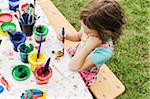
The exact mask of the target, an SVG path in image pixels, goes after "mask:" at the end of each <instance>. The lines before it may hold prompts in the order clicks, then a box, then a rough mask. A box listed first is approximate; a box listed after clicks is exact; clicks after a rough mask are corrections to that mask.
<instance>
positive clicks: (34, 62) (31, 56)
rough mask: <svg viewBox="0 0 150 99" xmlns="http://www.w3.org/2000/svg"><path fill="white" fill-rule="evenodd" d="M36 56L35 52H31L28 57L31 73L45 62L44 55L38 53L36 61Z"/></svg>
mask: <svg viewBox="0 0 150 99" xmlns="http://www.w3.org/2000/svg"><path fill="white" fill-rule="evenodd" d="M37 54H38V52H37V51H33V52H31V53H30V54H29V56H28V61H29V63H30V69H31V71H34V70H35V68H36V67H37V66H39V65H41V64H44V62H45V61H46V55H45V54H44V53H43V52H40V56H39V58H38V59H37Z"/></svg>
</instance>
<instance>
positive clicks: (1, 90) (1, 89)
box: [0, 85, 4, 93]
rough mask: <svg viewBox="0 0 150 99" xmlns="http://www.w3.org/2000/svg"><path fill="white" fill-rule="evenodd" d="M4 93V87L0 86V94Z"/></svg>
mask: <svg viewBox="0 0 150 99" xmlns="http://www.w3.org/2000/svg"><path fill="white" fill-rule="evenodd" d="M3 91H4V87H3V86H1V85H0V93H2V92H3Z"/></svg>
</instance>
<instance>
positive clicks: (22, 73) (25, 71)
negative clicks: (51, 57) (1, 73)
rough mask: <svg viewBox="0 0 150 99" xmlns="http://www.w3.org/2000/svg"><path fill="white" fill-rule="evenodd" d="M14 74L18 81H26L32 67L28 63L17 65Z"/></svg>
mask: <svg viewBox="0 0 150 99" xmlns="http://www.w3.org/2000/svg"><path fill="white" fill-rule="evenodd" d="M12 76H13V78H14V79H15V80H17V81H24V80H26V79H27V78H28V77H29V76H30V69H29V68H28V67H27V66H26V65H17V66H15V67H14V68H13V70H12Z"/></svg>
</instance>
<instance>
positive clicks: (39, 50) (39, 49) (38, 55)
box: [37, 36, 43, 59]
mask: <svg viewBox="0 0 150 99" xmlns="http://www.w3.org/2000/svg"><path fill="white" fill-rule="evenodd" d="M42 39H43V36H41V39H40V44H39V48H38V54H37V59H38V58H39V57H40V52H41V46H42Z"/></svg>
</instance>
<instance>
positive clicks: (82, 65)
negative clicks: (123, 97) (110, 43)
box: [69, 37, 101, 71]
mask: <svg viewBox="0 0 150 99" xmlns="http://www.w3.org/2000/svg"><path fill="white" fill-rule="evenodd" d="M100 44H101V41H100V39H99V38H96V37H89V38H88V41H87V44H86V45H85V47H84V48H83V49H82V50H81V51H80V52H78V53H77V54H76V55H75V56H74V57H73V58H72V60H71V61H70V63H69V69H70V70H72V71H80V70H85V69H87V68H88V67H90V66H91V65H94V64H93V63H92V62H91V61H90V60H89V59H87V56H88V55H89V54H90V53H91V52H92V51H93V50H94V49H95V48H96V47H98V46H99V45H100Z"/></svg>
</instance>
